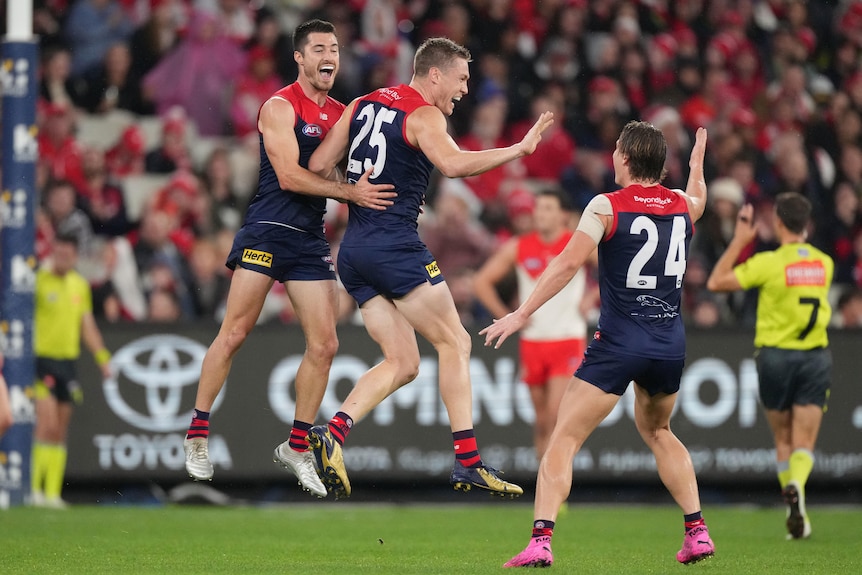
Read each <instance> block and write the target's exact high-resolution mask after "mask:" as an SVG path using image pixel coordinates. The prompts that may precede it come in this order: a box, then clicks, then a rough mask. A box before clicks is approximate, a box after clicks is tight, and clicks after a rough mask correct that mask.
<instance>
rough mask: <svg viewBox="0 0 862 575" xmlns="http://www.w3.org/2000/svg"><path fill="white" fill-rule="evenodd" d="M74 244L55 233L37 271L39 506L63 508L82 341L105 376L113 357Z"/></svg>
mask: <svg viewBox="0 0 862 575" xmlns="http://www.w3.org/2000/svg"><path fill="white" fill-rule="evenodd" d="M77 261H78V242H77V238H76V237H75V236H68V235H58V236H57V237H56V238H55V239H54V242H53V244H52V250H51V260H50V262H48V263H47V264H46V265H44V266H43V267H42V268H40V269H39V271H38V272H37V273H36V293H35V303H34V308H35V309H34V325H33V338H34V350H35V352H36V378H37V379H36V387H35V392H36V426H35V428H34V431H33V455H32V470H31V482H32V483H31V487H32V495H31V497H32V502H33V505H35V506H37V507H51V508H63V507H65V506H66V504H65V502H64V501H63V499H62V498H61V497H60V493H61V491H62V489H63V479H64V476H65V473H66V436H67V434H68V431H69V422H70V420H71V417H72V404H73V403H80V402H81V400H82V398H83V392H82V390H81V387H80V385H79V384H78V382H77V378H76V373H75V372H76V370H75V363H76V362H77V360H78V356H79V355H80V354H81V338H83V339H84V343H85V344H86V346H87V348H88V349H89V350H90V351H91V352H92V353H93V356H94V357H95V359H96V363H97V364H98V365H99V367H100V368H101V370H102V374H103V375H104V376H105V377H108V376H109V375H110V368H109V364H110V360H111V353H110V352H109V351H108V350H107V349H106V348H105V345H104V343H103V341H102V334H101V333H100V332H99V328H98V327H97V326H96V321H95V319H94V318H93V304H92V295H91V293H90V284H89V283H87V280H85V279H84V277H83V276H81V274H79V273H78V272H77V271H75V265H76V264H77Z"/></svg>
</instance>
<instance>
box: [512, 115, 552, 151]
mask: <svg viewBox="0 0 862 575" xmlns="http://www.w3.org/2000/svg"><path fill="white" fill-rule="evenodd" d="M553 123H554V113H553V112H542V115H541V116H539V119H538V120H536V123H535V124H533V127H532V128H530V131H529V132H527V133H526V134H524V137H523V138H522V139H521V142H520V145H521V149H522V150H523V151H524V155H526V156H529V155H530V154H532V153H533V152H535V151H536V146H538V145H539V142H541V141H542V132H544V131H545V130H547V129H548V127H549V126H550V125H551V124H553Z"/></svg>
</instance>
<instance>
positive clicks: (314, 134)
mask: <svg viewBox="0 0 862 575" xmlns="http://www.w3.org/2000/svg"><path fill="white" fill-rule="evenodd" d="M302 133H303V134H305V135H306V136H308V137H309V138H319V137H321V136H322V135H323V129H322V128H321V127H320V126H318V125H317V124H306V125H305V127H304V128H303V129H302Z"/></svg>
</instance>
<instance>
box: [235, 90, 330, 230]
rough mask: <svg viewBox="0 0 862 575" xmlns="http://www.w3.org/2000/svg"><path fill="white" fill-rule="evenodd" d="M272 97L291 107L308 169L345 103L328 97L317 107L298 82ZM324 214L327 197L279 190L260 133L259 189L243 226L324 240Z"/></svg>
mask: <svg viewBox="0 0 862 575" xmlns="http://www.w3.org/2000/svg"><path fill="white" fill-rule="evenodd" d="M272 97H273V98H283V99H285V100H287V101H288V102H290V103H291V104H292V105H293V110H294V113H295V118H296V119H295V122H294V125H293V131H294V133H295V134H296V141H297V143H298V144H299V165H300V166H302V167H303V168H308V160H309V158H311V154H312V153H313V152H314V150H316V149H317V146H319V145H320V142H322V141H323V137H324V136H325V135H326V133H327V132H328V131H329V129H330V128H331V127H332V126H333V124H335V122H336V121H337V120H338V118H339V117H340V116H341V112H342V111H343V110H344V104H342V103H340V102H338V101H337V100H334V99H332V98H330V97H328V96H327V98H326V103H325V104H324V105H323V106H319V105H318V104H317V102H315V101H313V100H311V99H310V98H308V97H307V96H306V95H305V93H304V92H303V91H302V87H301V86H300V85H299V83H298V82H294V83H293V84H290V85H288V86H285V87H284V88H282V89H281V90H279V91H277V92H276V93H275V94H273V95H272ZM325 211H326V198H323V197H319V196H309V195H305V194H299V193H296V192H291V191H290V190H282V189H281V186H279V184H278V176H277V175H276V173H275V169H274V168H273V167H272V164H271V163H270V161H269V156H267V154H266V148H265V147H264V145H263V134H260V176H259V179H258V189H257V194H256V195H255V196H254V198H252V200H251V203H250V204H249V206H248V211H247V212H246V216H245V222H244V223H245V224H271V225H275V226H284V227H288V228H291V229H295V230H299V231H304V232H308V233H311V234H314V235H316V236H318V237H321V238H323V237H325V236H324V231H323V214H324V212H325Z"/></svg>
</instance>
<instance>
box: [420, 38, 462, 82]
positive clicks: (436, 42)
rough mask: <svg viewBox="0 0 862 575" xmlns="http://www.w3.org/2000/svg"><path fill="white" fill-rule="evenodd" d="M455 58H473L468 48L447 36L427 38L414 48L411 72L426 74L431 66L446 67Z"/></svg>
mask: <svg viewBox="0 0 862 575" xmlns="http://www.w3.org/2000/svg"><path fill="white" fill-rule="evenodd" d="M456 58H463V59H465V60H467V62H471V61H472V60H473V56H471V55H470V50H468V49H467V48H465V47H464V46H461V45H460V44H456V43H455V42H453V41H452V40H450V39H449V38H428V39H427V40H425V41H424V42H422V45H420V46H419V48H418V49H417V50H416V55H415V56H414V57H413V73H414V74H415V75H416V76H420V77H422V76H427V75H428V72H429V71H430V70H431V68H440V69H441V70H442V69H445V68H448V67H449V65H450V64H451V63H452V62H453V61H454V60H455V59H456Z"/></svg>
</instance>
